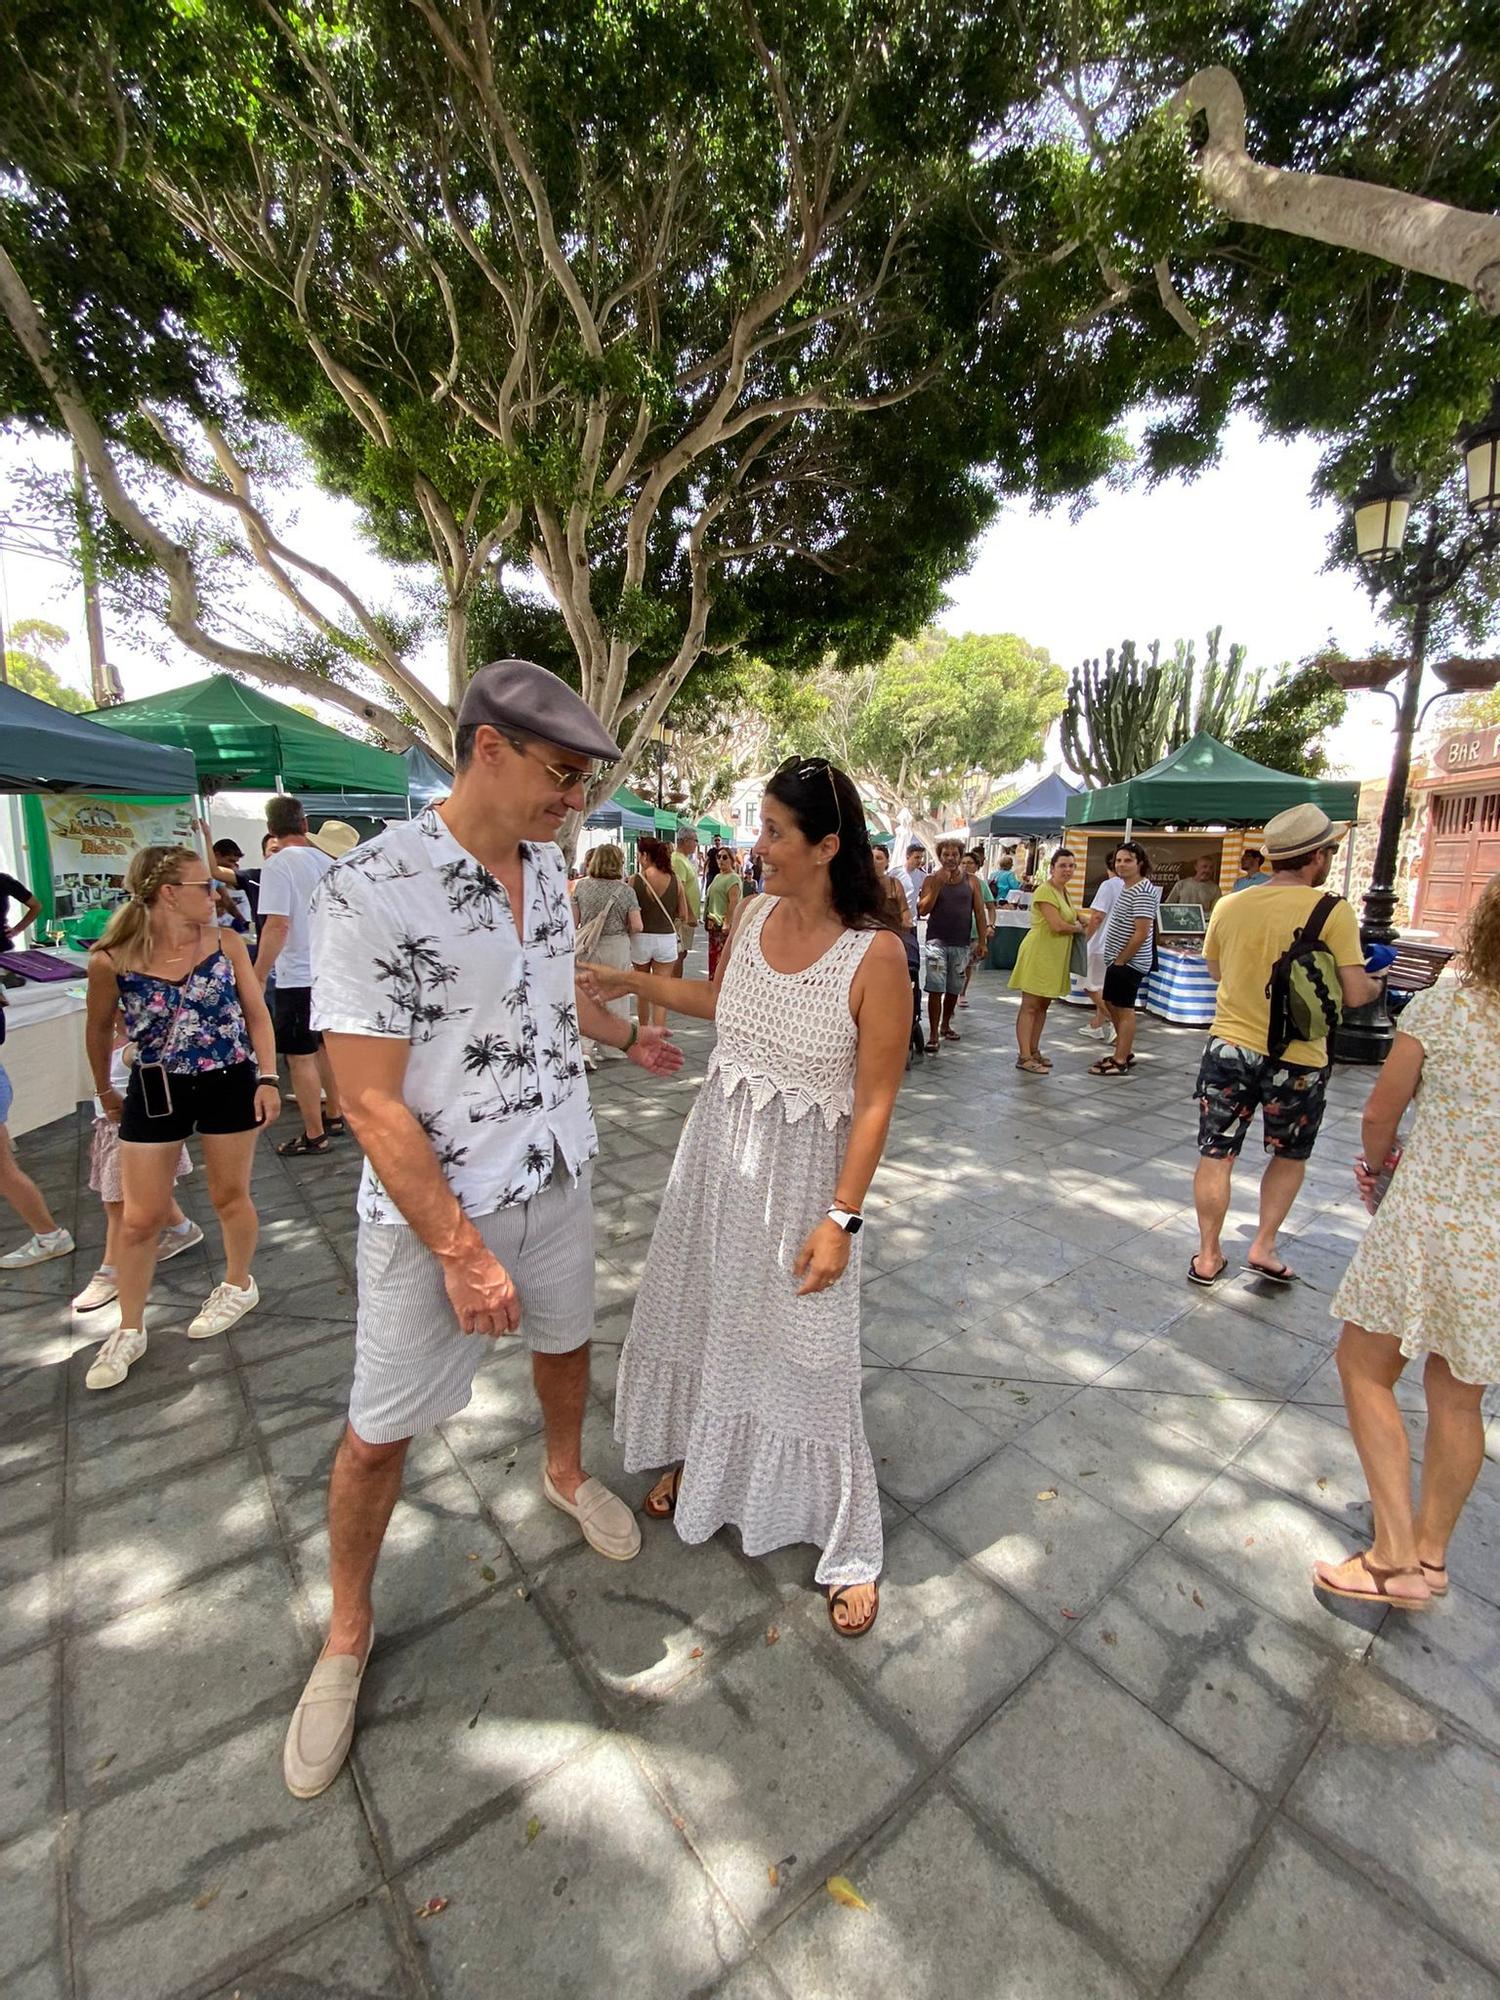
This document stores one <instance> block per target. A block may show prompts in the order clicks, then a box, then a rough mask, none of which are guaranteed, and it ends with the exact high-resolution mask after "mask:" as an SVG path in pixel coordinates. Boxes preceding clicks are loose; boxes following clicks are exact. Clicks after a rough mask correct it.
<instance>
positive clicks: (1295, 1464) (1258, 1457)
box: [1239, 1405, 1421, 1536]
mask: <svg viewBox="0 0 1500 2000" xmlns="http://www.w3.org/2000/svg"><path fill="white" fill-rule="evenodd" d="M1408 1421H1409V1422H1412V1423H1414V1422H1415V1420H1414V1419H1408ZM1417 1434H1418V1438H1419V1439H1420V1436H1421V1429H1420V1426H1417ZM1239 1463H1240V1464H1241V1465H1242V1466H1243V1467H1244V1469H1245V1470H1246V1472H1249V1473H1253V1474H1254V1476H1255V1477H1256V1478H1257V1479H1262V1480H1264V1481H1265V1483H1266V1485H1268V1486H1278V1487H1280V1488H1281V1490H1282V1492H1284V1493H1290V1494H1292V1495H1294V1496H1295V1497H1296V1498H1297V1499H1299V1500H1302V1501H1305V1502H1306V1503H1307V1505H1308V1506H1309V1507H1316V1508H1317V1509H1318V1511H1319V1512H1320V1513H1323V1514H1328V1515H1331V1516H1332V1517H1333V1519H1334V1520H1335V1521H1337V1522H1338V1523H1339V1524H1340V1527H1341V1529H1342V1531H1343V1532H1344V1533H1345V1534H1349V1535H1356V1536H1357V1535H1359V1534H1360V1533H1361V1532H1362V1531H1363V1530H1364V1527H1365V1524H1366V1522H1367V1521H1368V1518H1369V1508H1370V1492H1369V1488H1368V1486H1367V1485H1366V1484H1365V1475H1364V1471H1363V1468H1362V1467H1361V1465H1360V1462H1359V1453H1358V1452H1357V1451H1356V1450H1355V1449H1354V1440H1353V1438H1352V1437H1351V1436H1350V1435H1349V1430H1348V1426H1347V1424H1346V1422H1345V1419H1344V1413H1343V1411H1342V1410H1337V1411H1329V1412H1327V1413H1326V1414H1325V1413H1323V1412H1321V1411H1317V1410H1308V1409H1298V1408H1295V1407H1293V1406H1291V1405H1288V1406H1287V1407H1286V1408H1285V1409H1282V1410H1279V1411H1278V1412H1277V1413H1276V1415H1275V1416H1274V1417H1273V1418H1272V1419H1271V1421H1270V1423H1268V1424H1267V1425H1266V1427H1265V1429H1264V1430H1262V1431H1261V1432H1260V1433H1259V1435H1258V1436H1257V1437H1256V1438H1255V1440H1254V1442H1253V1443H1252V1444H1250V1445H1249V1447H1248V1448H1247V1449H1246V1450H1245V1451H1244V1452H1242V1453H1241V1455H1240V1460H1239Z"/></svg>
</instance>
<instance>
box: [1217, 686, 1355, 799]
mask: <svg viewBox="0 0 1500 2000" xmlns="http://www.w3.org/2000/svg"><path fill="white" fill-rule="evenodd" d="M1283 671H1285V670H1283ZM1348 706H1349V697H1348V696H1347V695H1346V694H1345V692H1344V690H1343V689H1342V688H1341V687H1340V686H1339V684H1338V682H1337V681H1335V680H1334V679H1332V678H1331V676H1329V675H1328V674H1326V673H1324V671H1323V669H1322V668H1321V667H1319V666H1317V665H1315V664H1313V663H1312V662H1308V663H1306V664H1304V665H1303V666H1300V667H1298V668H1297V669H1296V670H1295V672H1289V673H1286V676H1285V678H1284V679H1281V680H1278V681H1276V682H1275V684H1274V685H1273V686H1272V687H1271V689H1270V691H1269V693H1267V694H1265V695H1264V696H1263V697H1262V699H1261V701H1260V703H1259V706H1258V708H1257V710H1256V713H1255V715H1254V716H1253V717H1252V719H1251V720H1250V721H1249V722H1247V723H1246V724H1245V725H1244V727H1243V728H1241V729H1238V730H1236V731H1235V732H1234V733H1233V734H1232V735H1231V736H1228V737H1226V738H1225V739H1224V740H1225V741H1226V742H1227V743H1228V745H1229V747H1230V749H1231V750H1238V751H1239V753H1240V755H1241V756H1242V757H1253V758H1254V759H1255V761H1256V763H1257V764H1267V765H1269V766H1270V768H1271V769H1272V770H1273V771H1290V772H1291V773H1292V775H1293V776H1294V777H1298V778H1321V777H1322V776H1323V775H1324V774H1325V773H1326V771H1327V769H1328V753H1327V752H1326V751H1325V750H1324V748H1323V744H1322V741H1321V739H1322V738H1323V737H1324V736H1325V735H1326V734H1327V732H1328V731H1329V730H1330V729H1336V728H1337V727H1338V725H1339V724H1340V723H1341V722H1342V721H1343V719H1344V711H1345V710H1346V709H1347V708H1348Z"/></svg>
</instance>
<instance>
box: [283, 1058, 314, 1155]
mask: <svg viewBox="0 0 1500 2000" xmlns="http://www.w3.org/2000/svg"><path fill="white" fill-rule="evenodd" d="M286 1065H287V1068H288V1069H289V1070H290V1071H291V1073H292V1090H293V1092H294V1094H295V1096H296V1099H297V1109H298V1110H299V1111H300V1112H301V1113H302V1127H303V1130H304V1131H305V1132H306V1133H307V1136H308V1138H309V1139H321V1138H322V1136H323V1079H322V1077H321V1076H320V1075H319V1074H318V1059H317V1057H316V1056H288V1057H287V1059H286Z"/></svg>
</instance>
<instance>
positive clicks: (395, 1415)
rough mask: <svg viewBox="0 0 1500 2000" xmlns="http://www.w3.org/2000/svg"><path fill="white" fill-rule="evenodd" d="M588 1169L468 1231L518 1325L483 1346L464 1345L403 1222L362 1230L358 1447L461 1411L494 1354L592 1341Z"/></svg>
mask: <svg viewBox="0 0 1500 2000" xmlns="http://www.w3.org/2000/svg"><path fill="white" fill-rule="evenodd" d="M589 1178H590V1176H589V1169H588V1168H587V1167H585V1168H584V1170H583V1172H582V1174H581V1175H580V1176H579V1178H578V1181H577V1183H576V1184H575V1183H574V1180H573V1177H572V1175H571V1174H570V1173H569V1172H568V1171H567V1169H566V1168H565V1167H563V1166H562V1164H561V1162H559V1163H558V1174H557V1177H556V1178H555V1179H553V1180H551V1181H549V1182H548V1183H547V1185H546V1187H544V1188H543V1189H542V1191H541V1193H540V1194H539V1195H536V1196H534V1197H533V1199H532V1200H530V1201H528V1202H522V1203H521V1204H519V1205H518V1206H517V1207H515V1208H497V1209H496V1210H495V1211H494V1212H493V1214H490V1215H476V1216H475V1217H474V1218H473V1221H474V1227H475V1228H476V1229H477V1230H478V1231H479V1234H480V1235H481V1236H482V1237H483V1238H484V1241H485V1243H486V1245H487V1246H488V1248H489V1249H490V1250H491V1251H493V1253H494V1255H495V1256H496V1257H497V1258H498V1259H499V1260H500V1262H501V1263H502V1264H503V1265H504V1266H505V1268H506V1270H507V1271H508V1272H509V1273H510V1275H511V1277H512V1279H513V1280H514V1281H515V1287H516V1291H517V1292H518V1294H519V1295H520V1300H521V1325H520V1328H519V1330H518V1331H517V1332H516V1333H514V1334H502V1335H500V1336H499V1337H498V1339H494V1340H492V1339H491V1336H489V1335H488V1334H480V1333H463V1332H461V1331H460V1329H459V1324H458V1321H457V1320H456V1319H455V1318H454V1316H453V1307H452V1305H451V1303H450V1302H449V1299H448V1293H447V1291H446V1289H445V1288H444V1285H443V1270H442V1266H441V1265H440V1264H439V1263H438V1260H437V1258H436V1257H434V1256H433V1254H432V1252H431V1251H430V1250H429V1249H428V1248H427V1246H426V1244H425V1243H423V1242H422V1241H421V1239H420V1238H419V1237H418V1236H417V1235H416V1234H415V1233H414V1231H412V1230H410V1229H408V1228H407V1226H406V1224H405V1223H404V1222H361V1223H360V1225H359V1246H358V1249H357V1250H356V1252H355V1266H354V1269H355V1277H356V1280H357V1282H358V1285H359V1317H358V1321H357V1323H356V1327H355V1334H354V1387H353V1388H352V1389H351V1391H350V1393H349V1422H350V1425H351V1426H352V1428H353V1430H354V1433H355V1435H356V1436H357V1437H361V1438H363V1439H364V1441H365V1443H366V1444H396V1443H398V1442H399V1441H400V1440H401V1439H402V1438H409V1437H416V1436H417V1435H418V1434H419V1433H420V1432H422V1431H430V1430H432V1429H433V1428H434V1427H435V1426H436V1425H438V1424H442V1423H446V1422H447V1421H448V1419H449V1417H456V1416H457V1415H458V1413H459V1411H460V1410H462V1409H465V1408H466V1407H467V1406H468V1402H469V1398H470V1396H471V1395H472V1394H473V1388H474V1376H475V1373H476V1371H477V1370H478V1369H479V1367H480V1366H481V1365H482V1364H483V1362H484V1361H485V1360H487V1359H488V1357H489V1355H490V1353H491V1351H492V1349H493V1347H496V1346H500V1345H502V1344H504V1343H505V1342H508V1341H512V1340H522V1341H524V1342H525V1343H526V1345H527V1347H528V1348H530V1350H531V1352H532V1353H533V1354H571V1353H572V1352H573V1351H574V1349H575V1348H579V1347H583V1346H585V1345H586V1344H587V1342H588V1340H589V1338H590V1336H591V1335H592V1333H593V1331H594V1208H593V1202H592V1200H591V1198H590V1193H589Z"/></svg>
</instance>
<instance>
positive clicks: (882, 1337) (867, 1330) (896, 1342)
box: [859, 1260, 990, 1366]
mask: <svg viewBox="0 0 1500 2000" xmlns="http://www.w3.org/2000/svg"><path fill="white" fill-rule="evenodd" d="M921 1261H922V1262H923V1263H925V1260H921ZM919 1269H920V1264H908V1265H906V1266H904V1267H903V1268H902V1269H901V1270H899V1271H893V1272H891V1273H890V1274H889V1276H886V1277H876V1278H873V1279H872V1278H871V1277H870V1276H869V1274H868V1273H866V1276H865V1281H864V1284H863V1285H862V1286H861V1288H860V1297H859V1305H860V1336H861V1338H862V1339H863V1341H864V1343H865V1345H866V1346H867V1347H869V1348H872V1349H873V1350H874V1351H875V1353H877V1354H878V1355H880V1357H881V1359H882V1360H884V1361H889V1362H892V1363H894V1364H896V1365H897V1366H900V1364H901V1363H902V1362H905V1361H910V1360H912V1359H913V1358H915V1357H916V1356H918V1355H921V1354H924V1353H926V1352H927V1351H928V1350H929V1349H930V1348H933V1347H936V1346H938V1345H939V1344H940V1343H941V1342H943V1341H945V1340H948V1339H950V1338H952V1336H953V1335H954V1334H955V1333H957V1332H959V1331H960V1330H961V1328H963V1327H964V1326H972V1325H975V1324H977V1323H979V1322H980V1321H983V1320H986V1319H987V1318H988V1317H990V1315H988V1314H986V1312H985V1311H984V1310H983V1309H976V1310H975V1311H974V1312H973V1313H972V1314H971V1313H969V1312H968V1311H967V1309H965V1310H962V1311H960V1310H957V1309H955V1308H954V1307H952V1306H949V1305H946V1304H945V1303H944V1302H943V1301H942V1300H940V1299H937V1298H934V1297H933V1296H932V1294H931V1293H929V1292H927V1291H925V1290H923V1288H922V1282H921V1279H920V1278H915V1277H913V1275H912V1274H913V1272H915V1271H917V1270H919Z"/></svg>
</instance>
